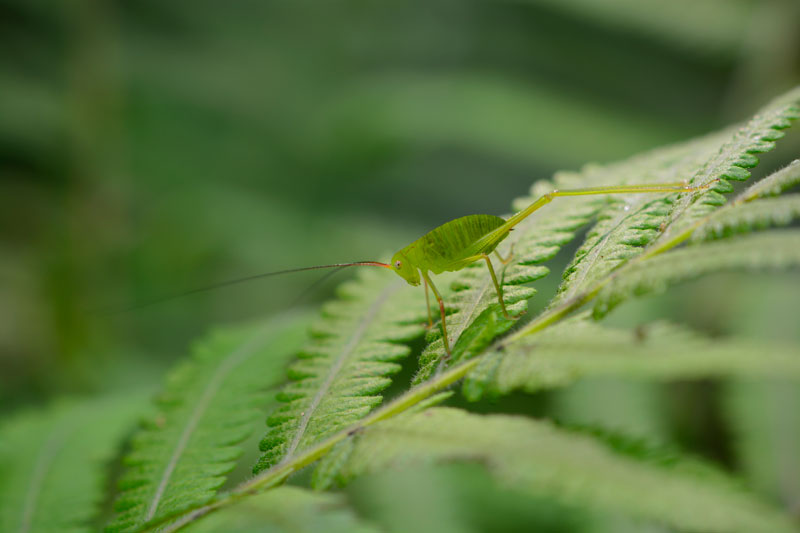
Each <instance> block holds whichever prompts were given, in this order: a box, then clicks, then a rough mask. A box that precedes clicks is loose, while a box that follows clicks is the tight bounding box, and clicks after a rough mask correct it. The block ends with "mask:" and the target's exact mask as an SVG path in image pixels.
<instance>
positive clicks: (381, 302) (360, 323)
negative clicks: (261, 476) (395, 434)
mask: <svg viewBox="0 0 800 533" xmlns="http://www.w3.org/2000/svg"><path fill="white" fill-rule="evenodd" d="M359 274H360V276H359V279H358V280H357V281H353V282H349V283H346V284H345V285H343V287H342V288H341V289H340V299H339V300H337V301H334V302H331V303H329V304H328V305H326V306H325V307H324V309H323V318H322V320H320V321H319V322H318V323H317V324H316V325H315V326H314V330H313V331H314V334H315V336H316V338H315V339H313V340H312V341H311V343H310V344H309V345H308V346H306V347H305V348H304V349H303V350H302V351H301V353H300V359H299V360H298V361H296V362H295V363H294V364H293V365H292V366H291V367H290V369H289V377H290V378H291V379H292V382H290V383H289V384H287V385H286V386H285V387H284V388H283V390H282V391H281V392H280V394H279V395H278V398H279V400H280V401H282V402H284V403H283V405H282V406H281V407H280V408H278V409H276V410H275V412H273V414H272V415H271V416H270V417H269V419H268V421H267V423H268V425H269V426H270V428H271V429H270V430H269V432H268V433H267V435H266V437H265V438H264V439H263V440H262V442H261V450H262V451H263V452H264V454H263V455H262V456H261V458H260V459H259V461H258V463H257V464H256V466H255V468H254V471H255V472H259V471H261V470H264V469H265V468H268V467H270V466H272V465H275V464H278V463H280V462H281V461H289V460H291V459H292V458H293V457H295V455H296V454H298V453H300V452H302V451H303V450H304V449H306V448H307V447H309V446H312V445H313V444H315V443H317V442H319V441H320V440H322V439H324V438H325V437H327V436H329V435H331V434H333V433H335V432H336V431H338V430H340V429H342V428H344V427H347V426H348V425H350V424H352V423H354V422H356V421H358V420H360V419H361V418H363V417H364V416H365V415H366V414H367V413H368V412H369V411H370V410H371V409H372V408H373V407H375V406H376V405H378V404H379V403H380V402H381V396H380V395H379V394H378V393H380V391H382V390H383V389H385V388H386V387H387V386H388V385H389V384H390V383H391V380H390V378H389V376H390V375H392V374H394V373H396V372H397V371H398V370H400V365H399V364H398V363H397V361H398V360H400V359H402V358H404V357H406V356H407V355H408V354H409V353H410V349H409V348H408V347H407V346H405V345H403V344H402V343H403V342H405V341H409V340H411V339H413V338H415V337H418V336H420V335H421V334H422V332H423V331H424V323H425V316H426V311H425V304H424V301H425V298H424V294H423V293H422V291H421V290H414V289H412V288H411V287H408V286H406V285H405V284H404V283H403V282H402V281H401V280H398V279H397V278H396V277H394V276H391V275H387V273H386V272H384V271H382V270H381V271H377V270H376V271H362V272H360V273H359Z"/></svg>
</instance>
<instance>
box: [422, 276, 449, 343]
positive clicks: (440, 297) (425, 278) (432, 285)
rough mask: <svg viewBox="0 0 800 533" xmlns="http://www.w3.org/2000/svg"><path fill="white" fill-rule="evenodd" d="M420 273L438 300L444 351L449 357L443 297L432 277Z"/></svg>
mask: <svg viewBox="0 0 800 533" xmlns="http://www.w3.org/2000/svg"><path fill="white" fill-rule="evenodd" d="M420 272H422V279H424V280H425V283H426V284H427V285H426V286H428V285H430V287H431V290H433V295H434V296H436V300H437V301H438V302H439V312H440V313H441V314H442V339H443V340H444V351H445V352H446V353H447V356H448V357H449V356H450V341H449V340H448V339H447V320H446V318H445V313H444V300H442V295H441V294H439V291H438V290H437V289H436V285H434V284H433V282H432V281H431V278H430V276H428V273H427V272H425V271H422V270H420Z"/></svg>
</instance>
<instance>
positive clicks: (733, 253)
mask: <svg viewBox="0 0 800 533" xmlns="http://www.w3.org/2000/svg"><path fill="white" fill-rule="evenodd" d="M798 265H800V231H770V232H761V233H758V234H755V235H748V236H744V237H740V238H738V239H733V240H728V241H714V242H710V243H708V244H703V245H700V246H692V247H689V248H681V249H679V250H674V251H671V252H670V253H667V254H664V255H660V256H656V257H653V258H650V259H648V260H647V261H642V262H638V263H635V264H631V265H629V266H628V268H626V269H625V270H624V275H617V276H614V277H613V278H612V279H611V281H610V282H609V283H607V284H606V285H605V286H604V287H603V289H602V290H601V291H600V293H599V294H598V295H597V300H596V302H595V306H594V315H595V317H601V316H603V315H605V314H606V313H608V312H609V311H610V310H611V309H613V308H614V307H616V306H617V305H619V304H620V303H621V302H623V301H625V300H627V299H628V298H629V297H631V296H633V295H641V294H645V293H648V292H658V291H663V290H665V289H666V288H667V287H668V286H669V285H671V284H673V283H677V282H678V281H683V280H686V279H691V278H694V277H698V276H700V275H702V274H707V273H709V272H718V271H720V270H730V269H763V268H786V267H790V266H798Z"/></svg>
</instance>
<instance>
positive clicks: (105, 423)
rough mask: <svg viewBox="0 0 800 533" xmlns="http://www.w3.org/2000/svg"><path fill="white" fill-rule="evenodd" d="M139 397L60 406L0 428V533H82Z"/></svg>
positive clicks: (140, 401) (140, 405) (143, 401)
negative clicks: (1, 532)
mask: <svg viewBox="0 0 800 533" xmlns="http://www.w3.org/2000/svg"><path fill="white" fill-rule="evenodd" d="M145 406H146V395H144V394H131V395H115V396H111V397H105V398H95V399H91V400H83V401H62V402H61V403H59V404H57V405H55V406H53V407H51V408H49V409H47V410H44V411H31V412H27V413H23V414H18V415H16V416H14V417H12V418H10V419H8V420H6V421H5V422H4V423H3V425H2V427H0V531H9V532H11V531H14V532H20V533H26V532H64V531H66V532H79V531H90V530H91V528H90V527H89V525H90V521H91V520H92V519H93V518H94V517H95V516H96V514H97V511H98V507H97V506H98V504H99V502H100V501H102V499H103V494H102V489H103V482H104V481H105V479H104V478H105V476H106V466H107V464H106V463H107V462H109V461H110V460H111V459H112V457H113V456H114V454H115V453H116V452H117V449H118V446H119V444H121V441H122V438H123V437H124V435H125V432H126V431H127V430H128V428H129V427H130V425H131V424H132V423H133V422H134V421H135V420H136V416H137V415H139V414H140V413H141V411H142V409H143V408H144V407H145Z"/></svg>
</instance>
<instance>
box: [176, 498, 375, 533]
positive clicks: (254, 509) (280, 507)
mask: <svg viewBox="0 0 800 533" xmlns="http://www.w3.org/2000/svg"><path fill="white" fill-rule="evenodd" d="M186 531H189V532H190V533H217V532H219V531H225V532H226V533H252V532H254V531H258V532H260V533H317V532H322V531H324V532H325V533H351V532H353V533H373V532H374V533H377V532H378V531H379V530H378V529H376V528H375V527H373V526H371V525H370V524H367V523H366V522H364V521H363V520H361V519H359V518H358V517H357V516H356V514H355V513H354V512H353V511H351V510H350V509H349V508H348V507H347V502H346V501H345V500H344V498H343V497H342V496H341V495H338V494H323V493H320V492H312V491H309V490H304V489H301V488H297V487H280V488H277V489H274V490H271V491H269V492H266V493H262V494H256V495H254V496H252V497H250V498H247V499H246V500H243V501H240V502H238V503H236V504H234V505H232V506H230V507H228V508H226V509H224V510H222V511H220V512H218V513H214V514H212V515H210V516H208V517H207V518H205V519H204V520H203V521H201V522H196V523H194V524H193V525H191V526H189V527H188V528H187V529H186Z"/></svg>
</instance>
